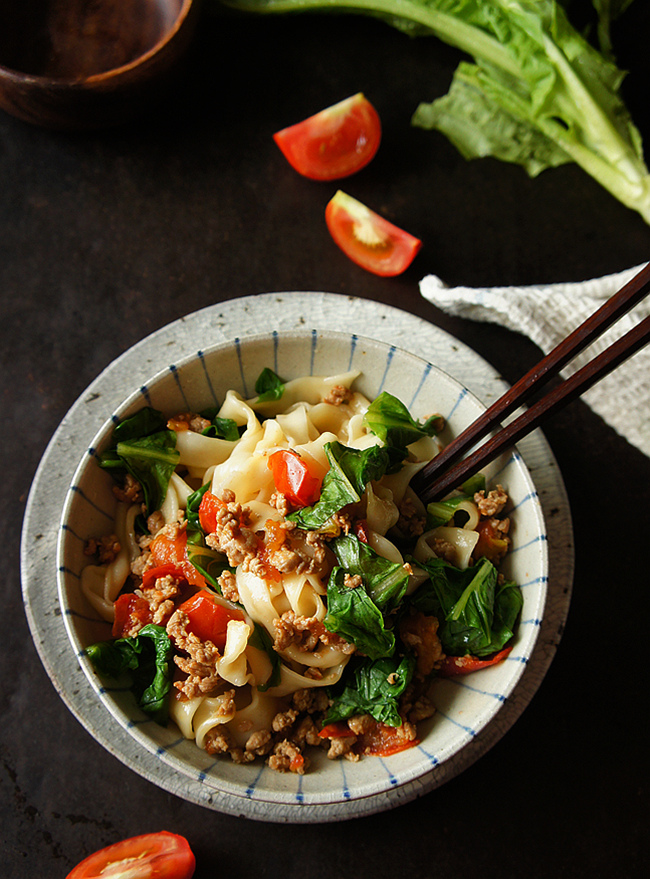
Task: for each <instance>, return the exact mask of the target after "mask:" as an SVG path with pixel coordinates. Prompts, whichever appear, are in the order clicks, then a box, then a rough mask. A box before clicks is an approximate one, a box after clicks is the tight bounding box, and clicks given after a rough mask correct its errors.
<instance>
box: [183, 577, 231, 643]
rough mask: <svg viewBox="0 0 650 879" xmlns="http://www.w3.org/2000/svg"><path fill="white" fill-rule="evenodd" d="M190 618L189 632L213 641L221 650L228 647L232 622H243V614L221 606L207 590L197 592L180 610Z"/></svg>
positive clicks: (202, 639)
mask: <svg viewBox="0 0 650 879" xmlns="http://www.w3.org/2000/svg"><path fill="white" fill-rule="evenodd" d="M178 609H179V610H182V611H183V613H185V614H187V616H188V618H189V624H188V626H187V628H188V630H189V631H190V632H192V633H193V634H194V635H196V637H197V638H200V639H201V641H212V643H213V644H214V645H215V647H217V648H218V649H219V650H221V651H223V648H224V647H225V646H226V634H227V631H228V623H229V622H230V620H243V619H244V615H243V613H239V612H237V611H236V610H234V609H233V610H231V609H230V608H227V607H224V606H223V604H219V603H218V602H217V601H216V600H215V599H214V598H213V596H212V595H211V594H210V593H209V592H207V591H206V590H202V591H201V592H197V593H196V595H193V596H192V597H191V598H188V600H187V601H184V602H183V604H181V605H180V607H179V608H178Z"/></svg>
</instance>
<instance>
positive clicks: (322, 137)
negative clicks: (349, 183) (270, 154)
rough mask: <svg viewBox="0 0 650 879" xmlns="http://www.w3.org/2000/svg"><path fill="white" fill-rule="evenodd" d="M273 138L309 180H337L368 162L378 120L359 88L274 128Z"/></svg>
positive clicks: (375, 143) (374, 145)
mask: <svg viewBox="0 0 650 879" xmlns="http://www.w3.org/2000/svg"><path fill="white" fill-rule="evenodd" d="M273 140H274V141H275V142H276V144H277V145H278V146H279V147H280V149H281V150H282V152H283V154H284V156H285V158H286V159H287V161H288V162H289V164H290V165H291V167H292V168H294V169H295V170H296V171H297V172H298V173H299V174H302V175H303V177H308V178H309V179H310V180H339V179H341V178H342V177H349V176H350V174H355V173H356V172H357V171H360V170H361V169H362V168H365V166H366V165H367V164H368V162H370V161H371V160H372V159H373V158H374V156H375V154H376V152H377V150H378V149H379V143H380V141H381V122H380V119H379V115H378V113H377V111H376V110H375V108H374V107H373V106H372V104H371V103H370V101H369V100H368V99H367V98H366V97H365V96H364V95H363V94H362V93H361V92H359V93H358V94H356V95H352V97H351V98H346V99H345V100H344V101H340V102H339V103H338V104H333V105H332V106H331V107H327V109H325V110H321V111H320V113H316V114H315V115H314V116H310V117H309V118H308V119H304V120H303V121H302V122H298V123H297V124H296V125H291V126H289V127H288V128H283V129H282V130H281V131H276V133H275V134H274V135H273Z"/></svg>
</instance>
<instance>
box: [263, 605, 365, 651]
mask: <svg viewBox="0 0 650 879" xmlns="http://www.w3.org/2000/svg"><path fill="white" fill-rule="evenodd" d="M273 626H274V628H275V641H274V644H273V649H274V650H276V651H277V652H278V653H281V652H282V651H283V650H287V648H289V647H292V646H295V647H297V648H298V650H301V651H303V652H305V653H311V652H313V651H314V650H316V649H318V647H319V646H320V645H321V644H323V645H325V646H333V647H336V648H337V649H338V650H341V652H343V653H354V650H355V647H354V645H353V644H350V643H349V642H347V641H345V640H344V639H343V638H341V636H340V635H337V634H335V633H334V632H330V631H329V630H328V629H326V628H325V626H324V624H323V623H322V621H321V620H319V619H316V617H306V616H300V615H299V614H296V613H295V612H294V611H292V610H287V611H285V612H284V613H283V614H282V616H281V617H279V618H278V619H275V620H273Z"/></svg>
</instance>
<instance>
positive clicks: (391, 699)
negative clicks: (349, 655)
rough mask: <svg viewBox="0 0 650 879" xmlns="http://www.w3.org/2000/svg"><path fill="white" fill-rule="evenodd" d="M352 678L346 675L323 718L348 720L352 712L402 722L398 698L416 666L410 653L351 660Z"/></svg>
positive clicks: (390, 722)
mask: <svg viewBox="0 0 650 879" xmlns="http://www.w3.org/2000/svg"><path fill="white" fill-rule="evenodd" d="M350 666H351V667H352V670H353V674H352V680H350V676H349V675H348V676H347V678H346V686H345V688H344V689H343V691H342V692H341V693H340V694H338V695H336V696H335V697H334V702H333V704H332V706H331V708H330V709H329V711H328V713H327V716H326V718H325V723H326V724H327V723H335V722H336V721H338V720H347V718H348V717H353V716H354V715H355V714H371V715H372V716H373V717H374V718H375V720H377V721H379V723H385V724H387V725H388V726H401V725H402V718H401V717H400V713H399V698H400V696H401V695H402V693H403V692H404V690H405V689H406V687H407V686H408V684H409V683H410V681H411V678H412V677H413V672H414V670H415V659H414V658H413V657H412V656H411V655H407V656H404V657H401V658H400V657H398V656H394V657H390V658H386V657H384V658H382V659H376V660H375V661H373V662H371V661H368V660H365V661H362V662H360V663H358V664H357V663H356V662H355V661H354V660H353V661H352V662H351V663H350Z"/></svg>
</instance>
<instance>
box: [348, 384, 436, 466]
mask: <svg viewBox="0 0 650 879" xmlns="http://www.w3.org/2000/svg"><path fill="white" fill-rule="evenodd" d="M436 420H437V416H435V415H433V416H431V418H428V419H427V420H426V421H425V422H424V424H420V422H419V421H416V420H415V419H414V418H413V417H412V415H411V413H410V412H409V410H408V409H407V407H406V406H405V405H404V403H402V401H401V400H398V399H397V397H394V396H393V395H392V394H389V393H388V392H387V391H384V392H383V393H381V394H380V395H379V396H378V397H377V398H376V399H374V400H373V401H372V403H371V404H370V406H369V407H368V410H367V412H366V414H365V415H364V416H363V424H364V426H365V427H366V428H367V429H368V430H369V431H370V432H371V433H374V434H375V436H378V437H379V439H380V440H382V442H383V443H384V444H385V445H386V446H388V447H389V449H397V450H399V452H400V455H399V456H398V457H402V458H404V457H406V453H407V450H406V446H409V445H410V444H411V443H414V442H417V440H419V439H422V437H425V436H433V435H434V434H435V432H436V431H435V425H436Z"/></svg>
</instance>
